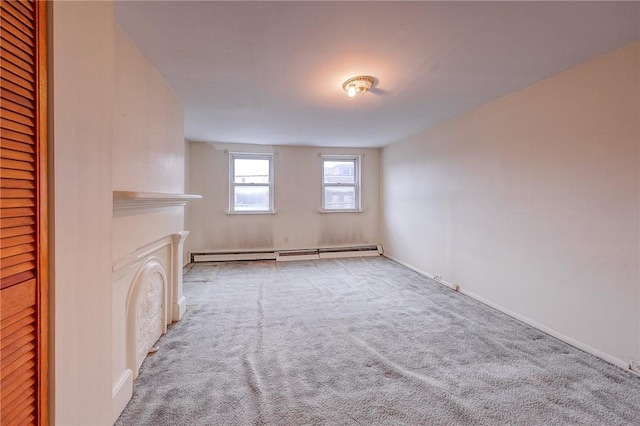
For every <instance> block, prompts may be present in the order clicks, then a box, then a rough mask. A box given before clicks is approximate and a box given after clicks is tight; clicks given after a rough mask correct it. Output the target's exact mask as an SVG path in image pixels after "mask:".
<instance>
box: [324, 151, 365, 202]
mask: <svg viewBox="0 0 640 426" xmlns="http://www.w3.org/2000/svg"><path fill="white" fill-rule="evenodd" d="M361 164H362V156H360V155H322V206H321V212H323V213H329V212H361V211H362V197H361V193H362V188H361Z"/></svg>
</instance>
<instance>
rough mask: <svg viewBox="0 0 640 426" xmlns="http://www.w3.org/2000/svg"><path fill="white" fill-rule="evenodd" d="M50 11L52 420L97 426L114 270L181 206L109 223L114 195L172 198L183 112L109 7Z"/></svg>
mask: <svg viewBox="0 0 640 426" xmlns="http://www.w3.org/2000/svg"><path fill="white" fill-rule="evenodd" d="M51 7H52V8H53V11H52V14H51V22H50V28H51V38H52V40H51V48H52V51H51V52H50V61H51V68H52V75H51V76H50V85H51V86H50V88H51V92H52V96H51V114H52V118H51V122H52V133H51V135H52V140H53V142H52V150H51V152H52V157H53V170H52V183H53V185H52V188H53V189H52V192H53V194H52V195H53V196H52V198H53V204H54V215H53V216H54V217H53V221H52V225H51V226H52V234H53V235H52V241H53V243H52V245H53V257H52V259H51V261H52V271H51V274H52V284H51V285H52V289H53V292H52V301H51V302H52V312H53V322H52V327H53V329H54V331H53V339H54V344H53V345H52V348H51V350H52V351H53V353H54V355H53V382H52V383H53V385H52V386H53V400H52V404H53V413H52V417H51V418H52V419H53V423H55V424H59V425H98V424H100V425H106V424H111V423H112V385H113V377H112V369H111V366H112V365H113V364H114V360H116V357H117V356H119V353H115V355H114V353H113V352H112V347H116V346H118V345H114V344H113V342H120V341H121V339H122V337H123V336H122V333H121V331H120V330H119V329H117V328H113V324H114V321H113V320H114V317H113V315H112V300H113V299H114V298H116V299H117V297H116V296H118V295H119V294H120V293H121V289H119V288H118V287H117V286H115V287H114V286H113V283H112V261H113V260H115V259H117V258H119V257H120V256H122V255H125V254H127V253H130V252H132V251H133V250H135V249H136V248H138V247H140V246H141V245H144V244H146V243H148V242H151V241H153V240H155V239H158V238H161V237H163V236H166V235H169V234H172V233H175V232H178V231H181V230H182V229H183V226H184V225H183V223H184V212H183V207H172V208H169V209H162V210H157V211H152V212H148V213H143V214H136V215H130V216H121V217H116V218H114V217H113V204H112V197H113V195H112V191H113V190H129V191H156V192H182V190H183V185H184V161H185V158H184V135H183V123H184V118H183V107H182V104H181V102H180V100H179V99H178V98H177V97H176V96H175V94H174V93H173V92H172V91H171V90H170V89H169V87H168V86H167V85H166V83H165V82H164V81H163V80H162V78H161V77H160V76H159V75H158V74H157V72H156V71H155V70H154V69H153V67H152V66H151V65H150V64H149V63H148V62H147V61H146V60H145V59H144V57H143V56H142V55H141V54H140V52H139V51H138V50H137V49H136V47H135V46H134V45H133V44H132V43H131V41H130V40H129V39H128V38H127V37H126V35H125V34H124V33H123V32H122V31H121V30H120V29H119V28H118V27H117V26H116V25H115V22H114V19H113V4H112V3H111V2H108V1H102V2H54V3H51ZM141 224H142V225H144V226H140V225H141ZM119 292H120V293H119Z"/></svg>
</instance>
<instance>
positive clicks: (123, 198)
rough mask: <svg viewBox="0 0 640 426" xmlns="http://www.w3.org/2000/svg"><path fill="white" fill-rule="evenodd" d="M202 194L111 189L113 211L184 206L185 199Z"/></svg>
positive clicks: (194, 198)
mask: <svg viewBox="0 0 640 426" xmlns="http://www.w3.org/2000/svg"><path fill="white" fill-rule="evenodd" d="M201 198H202V195H195V194H175V193H169V192H138V191H113V211H114V212H125V211H139V210H146V209H158V208H162V207H174V206H184V205H186V204H187V201H191V200H198V199H201Z"/></svg>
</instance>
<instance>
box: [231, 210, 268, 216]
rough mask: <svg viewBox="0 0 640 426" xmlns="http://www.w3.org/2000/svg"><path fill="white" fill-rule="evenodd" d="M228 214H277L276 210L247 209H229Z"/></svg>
mask: <svg viewBox="0 0 640 426" xmlns="http://www.w3.org/2000/svg"><path fill="white" fill-rule="evenodd" d="M226 213H227V214H228V215H234V216H235V215H240V216H242V215H254V214H276V211H275V210H247V211H228V212H226Z"/></svg>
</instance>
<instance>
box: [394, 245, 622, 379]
mask: <svg viewBox="0 0 640 426" xmlns="http://www.w3.org/2000/svg"><path fill="white" fill-rule="evenodd" d="M383 256H384V257H386V258H388V259H390V260H393V261H394V262H396V263H399V264H400V265H402V266H405V267H407V268H409V269H411V270H413V271H415V272H417V273H419V274H420V275H424V276H426V277H427V278H431V279H432V280H434V281H436V282H438V283H440V284H442V285H444V286H446V287H449V288H451V289H453V290H456V291H458V292H460V293H462V294H464V295H465V296H469V297H471V298H472V299H475V300H477V301H478V302H481V303H484V304H485V305H487V306H490V307H492V308H493V309H496V310H498V311H500V312H502V313H504V314H507V315H509V316H510V317H512V318H515V319H517V320H518V321H521V322H523V323H525V324H527V325H530V326H531V327H533V328H536V329H538V330H540V331H542V332H543V333H546V334H548V335H550V336H552V337H555V338H556V339H559V340H562V341H563V342H565V343H568V344H570V345H571V346H574V347H576V348H578V349H580V350H582V351H584V352H587V353H589V354H591V355H594V356H597V357H598V358H600V359H603V360H605V361H607V362H609V363H611V364H613V365H615V366H617V367H620V368H622V369H625V370H627V371H631V370H630V368H629V362H628V361H623V360H621V359H619V358H616V357H614V356H613V355H609V354H608V353H606V352H602V351H601V350H598V349H595V348H593V347H591V346H589V345H587V344H585V343H583V342H581V341H579V340H576V339H574V338H572V337H569V336H567V335H566V334H562V333H560V332H559V331H557V330H554V329H552V328H550V327H548V326H546V325H544V324H541V323H539V322H537V321H535V320H532V319H531V318H529V317H527V316H525V315H521V314H518V313H516V312H514V311H512V310H510V309H507V308H505V307H504V306H501V305H499V304H497V303H494V302H492V301H490V300H488V299H485V298H484V297H482V296H479V295H477V294H475V293H473V292H471V291H468V290H465V289H463V288H461V287H460V286H458V285H456V284H453V283H450V282H448V281H445V280H442V279H436V277H435V275H433V274H430V273H428V272H425V271H423V270H421V269H418V268H416V267H415V266H413V265H410V264H408V263H407V262H403V261H402V260H400V259H396V258H395V257H393V256H389V255H388V254H384V255H383Z"/></svg>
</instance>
